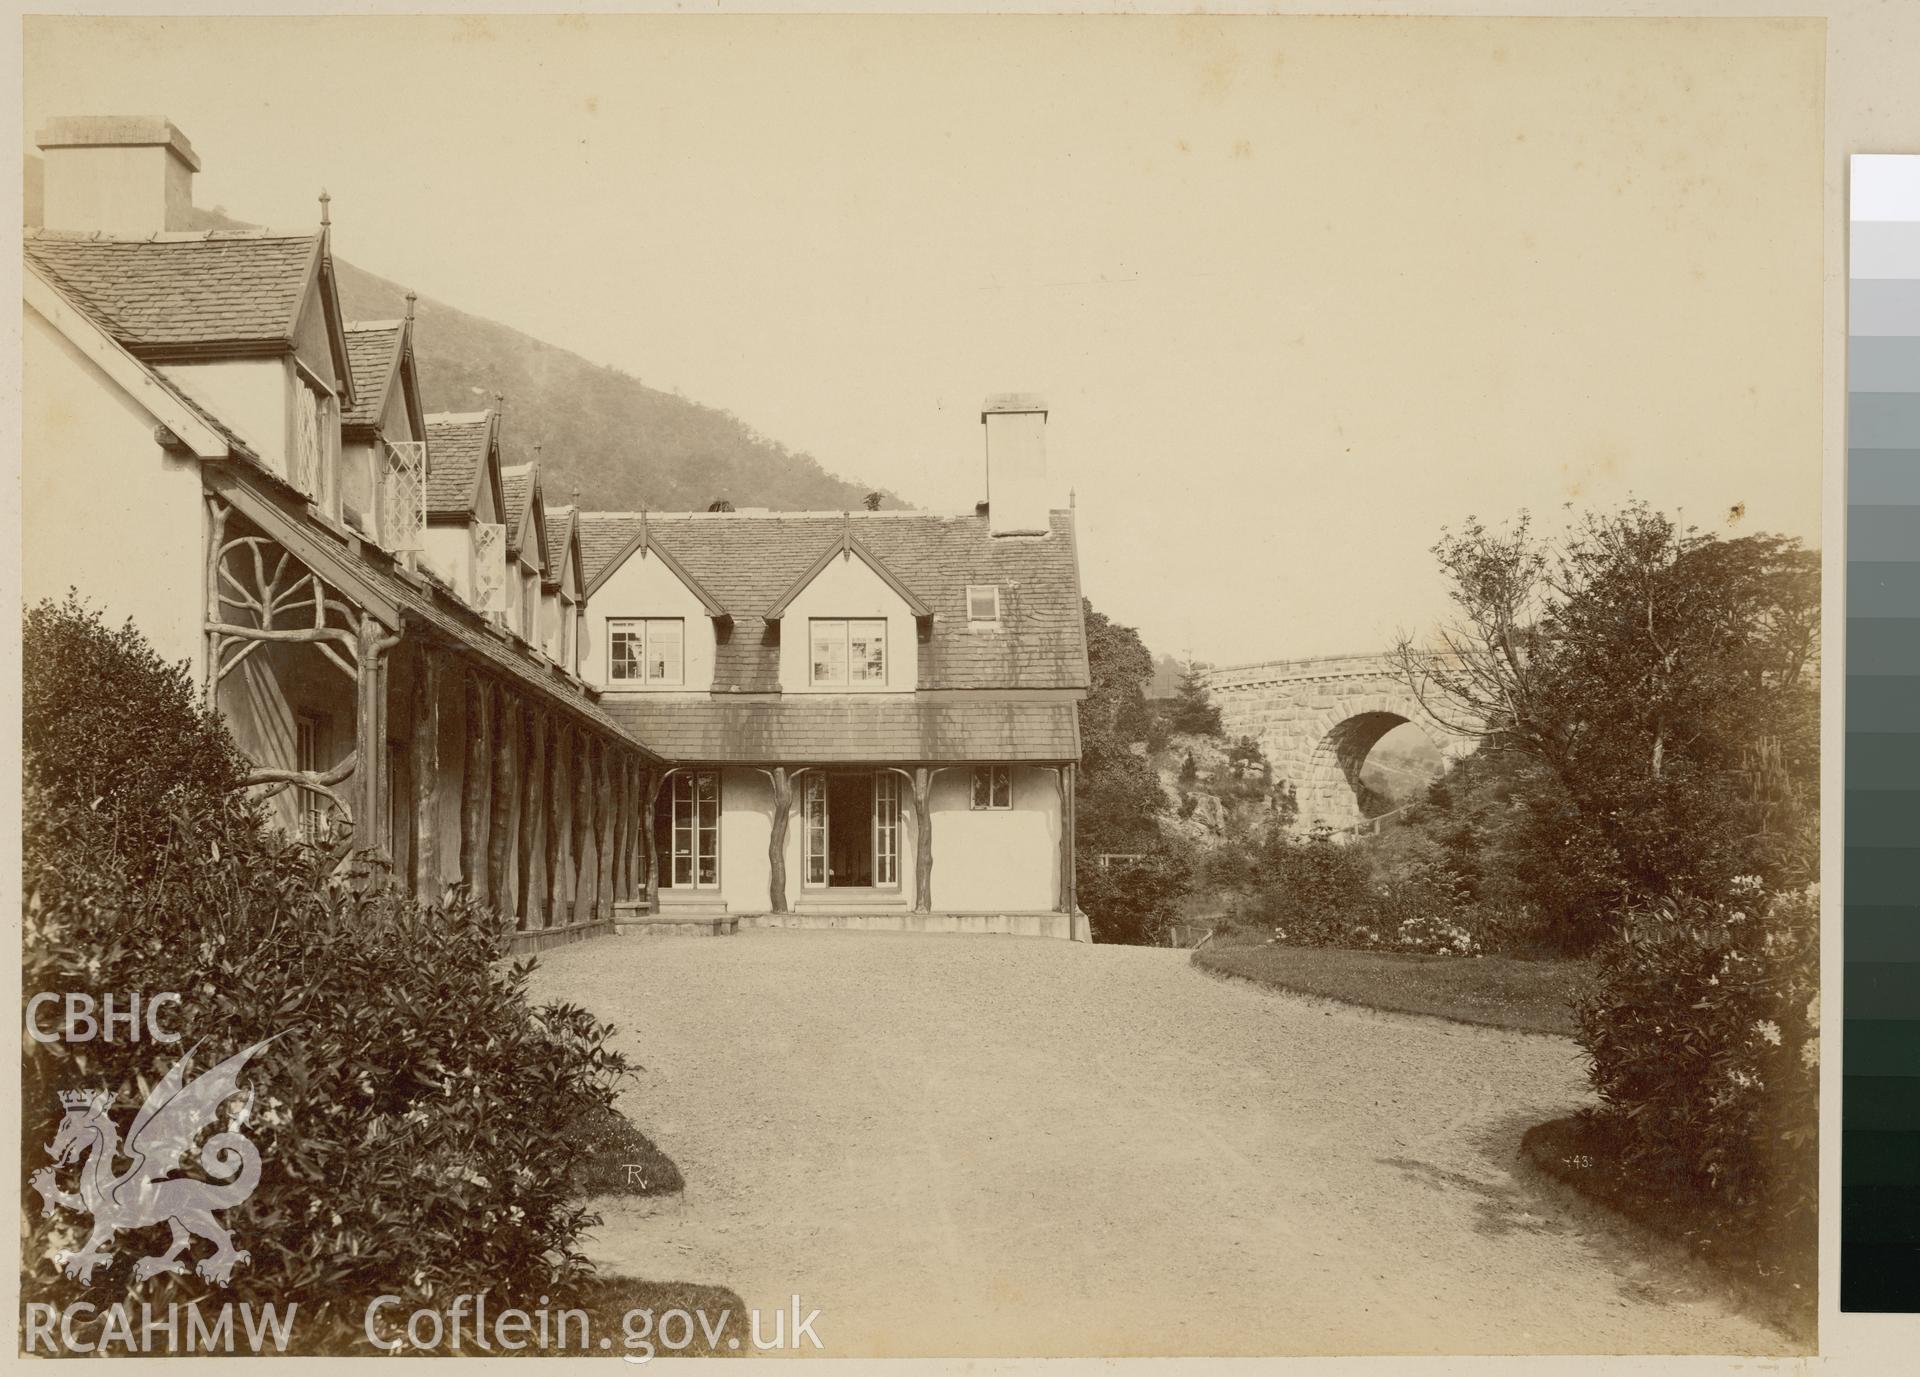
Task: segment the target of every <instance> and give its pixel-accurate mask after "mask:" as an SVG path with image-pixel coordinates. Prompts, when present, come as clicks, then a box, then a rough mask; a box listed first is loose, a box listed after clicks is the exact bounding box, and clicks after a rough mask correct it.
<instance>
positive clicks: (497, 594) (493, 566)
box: [473, 521, 507, 612]
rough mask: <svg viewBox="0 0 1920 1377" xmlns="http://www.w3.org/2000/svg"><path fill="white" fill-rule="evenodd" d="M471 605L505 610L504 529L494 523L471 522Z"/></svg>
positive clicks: (505, 550) (505, 552) (487, 609)
mask: <svg viewBox="0 0 1920 1377" xmlns="http://www.w3.org/2000/svg"><path fill="white" fill-rule="evenodd" d="M473 605H474V606H475V607H477V608H479V609H480V610H481V611H482V612H505V611H506V610H507V528H506V527H505V526H503V525H501V524H499V523H498V522H494V521H476V522H474V523H473Z"/></svg>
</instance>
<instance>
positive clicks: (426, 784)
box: [413, 643, 441, 904]
mask: <svg viewBox="0 0 1920 1377" xmlns="http://www.w3.org/2000/svg"><path fill="white" fill-rule="evenodd" d="M440 682H441V675H440V656H439V654H438V652H436V651H434V650H433V649H432V648H431V647H430V646H428V645H426V644H425V643H422V644H421V646H420V654H419V656H418V657H417V658H416V660H415V664H414V674H413V893H414V897H415V898H417V899H418V900H420V902H421V903H423V904H426V903H432V902H434V901H435V900H437V899H438V898H439V897H440V810H439V807H438V800H437V799H436V798H435V795H434V786H435V785H436V784H438V783H439V779H440Z"/></svg>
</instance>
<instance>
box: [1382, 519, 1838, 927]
mask: <svg viewBox="0 0 1920 1377" xmlns="http://www.w3.org/2000/svg"><path fill="white" fill-rule="evenodd" d="M1434 550H1435V554H1436V556H1437V557H1438V559H1439V562H1440V565H1441V568H1442V571H1443V572H1444V573H1445V574H1446V575H1447V576H1448V580H1449V583H1450V588H1449V592H1450V593H1451V595H1452V597H1453V600H1454V603H1455V605H1456V606H1457V607H1458V608H1459V609H1460V613H1459V616H1458V617H1457V618H1456V619H1455V620H1454V621H1453V622H1452V623H1450V624H1449V625H1448V626H1446V627H1444V628H1442V629H1441V631H1440V633H1439V636H1438V638H1437V646H1436V647H1435V650H1434V651H1421V650H1417V649H1416V648H1415V647H1414V646H1413V645H1412V643H1411V642H1410V641H1407V640H1403V641H1402V643H1401V645H1400V647H1399V649H1398V652H1397V654H1398V661H1399V671H1400V675H1401V677H1402V679H1403V680H1404V681H1405V682H1406V683H1407V685H1408V687H1409V688H1410V689H1412V691H1413V692H1414V693H1415V694H1416V696H1417V697H1418V698H1419V699H1420V701H1421V703H1422V705H1423V706H1424V707H1426V708H1427V710H1428V711H1430V712H1432V713H1433V714H1434V715H1435V716H1436V717H1438V718H1439V719H1440V720H1441V721H1442V722H1443V723H1445V724H1447V725H1448V726H1451V727H1453V728H1455V729H1456V730H1465V731H1471V732H1473V733H1474V734H1477V735H1479V736H1481V737H1482V738H1483V739H1485V740H1486V741H1487V742H1488V744H1489V745H1490V746H1492V747H1493V748H1495V749H1497V750H1508V751H1516V752H1519V753H1521V754H1523V755H1525V756H1527V757H1529V758H1531V759H1532V760H1534V761H1536V762H1538V763H1539V764H1540V765H1541V766H1543V767H1544V772H1545V774H1544V777H1543V778H1542V777H1536V778H1534V779H1532V780H1531V781H1530V782H1529V788H1528V789H1527V791H1526V794H1525V800H1524V801H1525V815H1526V816H1528V817H1529V818H1531V819H1532V822H1533V824H1534V825H1535V829H1536V830H1535V832H1534V833H1533V834H1532V838H1531V846H1530V847H1523V848H1522V849H1523V850H1527V849H1531V850H1533V851H1534V852H1536V853H1537V862H1538V864H1536V865H1535V867H1534V868H1535V870H1536V873H1538V874H1540V875H1541V876H1542V881H1543V883H1545V882H1546V881H1545V876H1546V875H1547V874H1548V873H1549V872H1553V873H1556V874H1557V876H1558V878H1557V879H1555V880H1554V881H1553V882H1552V883H1553V886H1554V887H1555V888H1556V889H1557V890H1558V891H1559V894H1558V898H1557V899H1556V901H1555V902H1556V903H1558V904H1559V905H1562V906H1565V905H1568V904H1572V905H1573V907H1574V908H1575V909H1579V910H1581V911H1580V912H1578V913H1576V912H1574V911H1572V910H1567V911H1566V916H1567V918H1568V919H1569V920H1570V921H1573V922H1575V923H1576V924H1577V925H1579V926H1581V927H1582V928H1584V929H1587V930H1588V931H1589V932H1590V933H1591V932H1592V929H1593V928H1594V927H1595V925H1596V924H1597V922H1598V921H1599V920H1600V919H1601V918H1602V916H1603V915H1604V914H1605V913H1606V912H1610V911H1612V910H1613V909H1615V908H1617V907H1618V906H1619V902H1620V901H1621V900H1622V899H1631V898H1644V897H1649V896H1660V895H1667V894H1688V893H1706V892H1711V891H1712V890H1713V889H1714V888H1715V887H1716V886H1718V885H1722V884H1724V883H1725V882H1726V881H1727V880H1728V879H1730V878H1731V876H1732V875H1734V874H1744V873H1759V874H1767V875H1769V876H1770V877H1772V876H1776V875H1777V874H1778V873H1781V871H1782V868H1783V867H1786V866H1789V865H1790V864H1791V863H1792V855H1791V853H1792V852H1793V850H1794V849H1795V848H1794V847H1793V846H1792V845H1784V846H1783V845H1782V843H1783V840H1786V836H1785V835H1784V834H1797V833H1798V832H1803V831H1804V828H1803V827H1800V826H1799V824H1800V823H1801V822H1802V821H1804V820H1805V819H1807V818H1810V817H1811V815H1812V809H1813V805H1814V803H1815V791H1816V789H1817V760H1818V739H1817V731H1818V720H1817V718H1818V712H1817V699H1818V695H1817V692H1816V691H1815V689H1814V687H1813V686H1812V684H1811V683H1809V682H1808V678H1807V673H1806V670H1807V667H1808V665H1810V664H1811V663H1812V662H1813V657H1814V654H1815V652H1816V650H1817V646H1818V638H1819V566H1818V558H1817V556H1816V555H1815V554H1813V553H1812V552H1809V551H1806V550H1803V549H1802V548H1800V545H1799V543H1798V542H1797V541H1792V540H1786V539H1783V538H1781V537H1777V536H1768V535H1755V536H1746V537H1742V538H1740V539H1737V540H1720V539H1718V538H1716V537H1714V536H1712V535H1705V534H1701V533H1700V532H1698V531H1696V530H1693V529H1681V528H1680V527H1678V526H1676V525H1675V523H1674V522H1673V521H1671V520H1670V519H1669V518H1667V517H1666V516H1664V515H1663V514H1661V513H1659V512H1656V511H1654V510H1652V509H1651V508H1649V507H1647V506H1646V505H1645V504H1644V503H1633V504H1630V505H1628V506H1626V507H1624V508H1622V509H1621V510H1619V511H1616V512H1610V513H1604V514H1589V515H1588V516H1586V517H1585V518H1584V519H1583V520H1581V521H1580V522H1579V523H1577V524H1576V525H1575V527H1574V528H1573V529H1572V531H1571V532H1570V533H1569V534H1568V535H1567V536H1566V537H1565V538H1564V539H1563V540H1561V541H1560V542H1558V543H1557V544H1554V545H1548V544H1545V543H1542V542H1539V541H1537V540H1535V539H1534V538H1533V537H1532V535H1531V533H1530V531H1529V529H1528V524H1527V520H1526V517H1525V516H1524V514H1523V515H1522V516H1521V518H1520V519H1519V520H1518V521H1516V522H1515V523H1514V524H1513V525H1512V526H1511V527H1510V528H1508V530H1507V531H1506V532H1504V533H1493V532H1490V531H1488V530H1487V529H1486V528H1485V527H1483V526H1482V525H1481V524H1480V523H1478V522H1477V521H1470V522H1469V523H1468V524H1467V526H1466V527H1465V528H1463V529H1462V530H1461V531H1460V532H1458V533H1451V532H1449V533H1447V534H1444V535H1443V536H1442V538H1441V540H1440V542H1439V543H1438V544H1437V545H1436V546H1435V547H1434ZM1762 762H1764V763H1762ZM1763 795H1764V808H1762V806H1761V804H1762V801H1763V800H1762V796H1763ZM1574 857H1579V858H1581V859H1580V863H1579V864H1578V865H1577V866H1576V865H1574V864H1573V863H1572V859H1571V858H1574ZM1549 858H1551V859H1549ZM1603 877H1604V878H1603ZM1572 879H1577V881H1578V884H1577V893H1569V892H1567V890H1566V882H1567V881H1568V880H1572ZM1580 894H1584V895H1585V899H1584V901H1579V902H1576V900H1577V898H1578V895H1580ZM1593 935H1597V933H1593Z"/></svg>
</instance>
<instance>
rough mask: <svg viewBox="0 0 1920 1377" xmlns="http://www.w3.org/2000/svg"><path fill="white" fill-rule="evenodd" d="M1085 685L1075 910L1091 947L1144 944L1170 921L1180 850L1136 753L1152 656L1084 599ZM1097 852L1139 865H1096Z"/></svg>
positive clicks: (1183, 877)
mask: <svg viewBox="0 0 1920 1377" xmlns="http://www.w3.org/2000/svg"><path fill="white" fill-rule="evenodd" d="M1081 611H1082V614H1083V615H1084V617H1085V621H1086V628H1087V664H1088V669H1089V671H1090V682H1089V687H1088V691H1087V696H1086V698H1085V699H1084V700H1082V701H1081V703H1080V784H1079V791H1078V793H1077V795H1076V801H1075V802H1076V821H1077V824H1078V866H1077V870H1076V875H1077V879H1078V883H1079V889H1080V901H1081V904H1082V905H1083V906H1084V907H1085V908H1086V910H1087V916H1088V920H1089V922H1090V924H1091V926H1092V929H1093V936H1094V940H1095V941H1100V942H1151V941H1153V940H1154V938H1155V937H1157V936H1158V935H1159V933H1160V932H1161V931H1163V930H1164V928H1165V925H1166V924H1167V923H1169V922H1171V921H1172V918H1173V907H1174V904H1175V903H1176V902H1177V901H1178V899H1179V897H1180V896H1181V895H1182V894H1183V893H1184V892H1185V890H1186V881H1187V876H1188V874H1189V873H1190V857H1189V856H1188V854H1187V848H1186V844H1185V843H1184V842H1182V841H1181V840H1179V839H1178V838H1176V837H1175V836H1173V835H1171V834H1170V833H1169V832H1168V831H1167V830H1166V829H1164V828H1162V827H1161V825H1160V820H1161V818H1162V817H1163V816H1164V815H1165V814H1166V812H1167V808H1168V800H1167V795H1166V791H1165V790H1164V789H1163V788H1161V785H1160V776H1159V775H1158V773H1156V772H1155V770H1154V768H1153V765H1152V763H1151V762H1150V761H1149V760H1148V759H1147V757H1146V755H1145V754H1144V752H1143V751H1142V752H1136V751H1135V750H1134V747H1135V745H1136V744H1140V743H1143V742H1144V740H1145V738H1146V735H1147V729H1148V725H1149V716H1150V714H1149V711H1148V708H1147V701H1146V694H1145V691H1144V685H1145V683H1146V681H1147V679H1148V677H1149V676H1150V675H1151V674H1152V673H1153V657H1152V656H1151V655H1149V654H1148V653H1147V648H1146V646H1145V645H1144V644H1143V643H1142V642H1141V640H1140V633H1139V632H1137V631H1135V630H1134V629H1133V628H1132V627H1130V626H1121V625H1119V624H1118V623H1116V622H1114V621H1112V620H1110V619H1109V618H1108V617H1106V616H1105V615H1103V614H1102V613H1099V612H1096V611H1095V610H1094V608H1093V604H1092V603H1090V602H1086V601H1085V600H1084V599H1083V600H1082V603H1081ZM1102 855H1124V856H1134V857H1139V858H1140V859H1138V860H1134V861H1129V862H1126V863H1124V864H1123V865H1121V866H1117V867H1106V866H1102V865H1101V864H1100V857H1101V856H1102Z"/></svg>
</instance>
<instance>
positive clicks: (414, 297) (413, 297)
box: [407, 292, 420, 325]
mask: <svg viewBox="0 0 1920 1377" xmlns="http://www.w3.org/2000/svg"><path fill="white" fill-rule="evenodd" d="M419 299H420V293H418V292H408V293H407V324H409V325H411V324H413V303H414V302H416V301H418V300H419Z"/></svg>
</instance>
